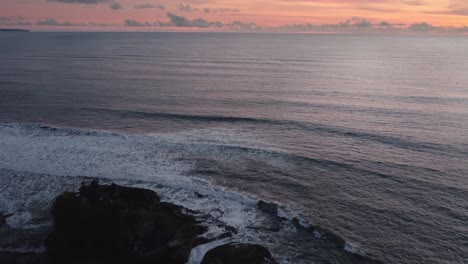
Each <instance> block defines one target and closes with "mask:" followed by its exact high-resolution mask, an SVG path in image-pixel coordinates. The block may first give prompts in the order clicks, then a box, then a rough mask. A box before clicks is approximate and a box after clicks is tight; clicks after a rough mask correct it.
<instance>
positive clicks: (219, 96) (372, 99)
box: [0, 32, 468, 264]
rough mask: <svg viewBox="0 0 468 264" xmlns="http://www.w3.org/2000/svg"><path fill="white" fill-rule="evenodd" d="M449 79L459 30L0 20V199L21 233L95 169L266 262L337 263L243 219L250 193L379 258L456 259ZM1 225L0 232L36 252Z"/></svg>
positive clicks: (461, 226)
mask: <svg viewBox="0 0 468 264" xmlns="http://www.w3.org/2000/svg"><path fill="white" fill-rule="evenodd" d="M467 87H468V36H444V35H424V36H422V35H339V34H337V35H335V34H332V35H320V34H304V35H301V34H234V33H233V34H231V33H5V32H4V33H1V34H0V211H1V212H4V213H13V214H14V215H13V216H12V217H10V218H8V223H9V224H10V225H11V226H13V227H15V228H18V237H21V236H22V235H24V236H26V235H25V232H26V233H27V232H32V231H31V230H34V229H37V228H43V227H44V226H47V225H48V224H49V223H50V219H48V218H47V215H48V214H47V212H48V210H49V209H50V205H51V202H52V199H53V197H55V195H56V194H58V193H60V192H62V191H64V190H67V189H73V188H76V187H77V186H78V185H79V184H80V182H81V181H82V180H83V179H84V177H98V178H102V179H103V180H104V181H114V182H120V183H124V184H129V185H137V186H144V187H146V188H152V189H155V190H157V191H158V192H160V193H162V195H163V196H164V197H165V199H167V200H170V201H173V202H175V203H179V204H182V205H184V206H187V207H189V208H193V209H197V210H204V211H205V212H207V213H209V214H211V215H212V216H214V217H217V218H218V220H219V221H223V222H225V223H228V224H230V225H233V226H235V227H237V228H238V229H239V230H241V232H240V234H239V236H238V237H236V238H234V239H237V240H241V241H250V242H259V241H260V243H262V244H266V245H267V246H268V247H269V248H270V249H271V250H272V251H273V253H274V255H275V256H276V257H277V258H278V259H279V260H280V261H281V262H282V263H348V262H349V263H350V261H351V260H349V259H347V255H346V254H343V253H342V251H344V250H343V249H336V248H334V249H331V248H327V247H318V246H314V245H316V244H314V243H316V240H317V239H319V238H317V237H315V236H310V235H306V234H301V232H300V230H297V229H296V228H295V227H294V225H291V224H288V223H284V222H282V223H281V229H280V231H276V232H273V231H269V230H263V231H262V230H260V229H254V228H251V227H252V225H255V224H257V225H258V224H259V221H260V220H259V219H260V218H259V212H258V210H256V207H255V203H256V200H257V199H262V200H266V201H269V202H277V203H278V204H280V213H281V214H282V215H283V216H286V217H289V218H292V217H294V216H296V217H298V218H300V219H301V221H302V222H304V223H309V224H312V225H319V226H321V227H323V228H327V229H329V230H332V231H333V232H335V233H336V234H339V235H340V236H341V237H343V238H344V239H345V240H346V241H348V245H347V247H346V250H348V251H352V252H356V253H359V254H362V255H367V256H369V257H371V258H374V259H378V260H381V261H383V262H385V263H425V264H426V263H468V88H467ZM194 192H198V193H202V194H206V195H207V197H205V196H204V198H196V197H194V196H193V193H194ZM191 195H192V196H191ZM265 221H266V220H265ZM260 225H262V223H260ZM28 234H29V233H28ZM17 240H21V241H15V239H13V238H11V237H10V238H9V239H8V243H7V242H0V247H3V248H10V249H12V248H13V249H17V250H41V248H40V245H39V244H37V243H36V244H34V242H28V240H27V239H26V240H25V239H17ZM314 241H315V242H314ZM191 261H192V262H193V263H196V262H197V261H198V260H196V257H193V258H192V260H191Z"/></svg>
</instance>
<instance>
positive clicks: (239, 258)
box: [201, 243, 278, 264]
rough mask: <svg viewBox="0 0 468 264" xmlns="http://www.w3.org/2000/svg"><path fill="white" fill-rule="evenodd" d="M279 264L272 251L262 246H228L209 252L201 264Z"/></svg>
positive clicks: (233, 244)
mask: <svg viewBox="0 0 468 264" xmlns="http://www.w3.org/2000/svg"><path fill="white" fill-rule="evenodd" d="M239 263H242V264H277V263H278V262H276V260H275V259H274V258H273V257H272V256H271V253H270V251H268V249H266V248H265V247H262V246H260V245H250V244H235V243H232V244H226V245H222V246H219V247H216V248H214V249H212V250H210V251H208V252H207V253H206V255H205V257H204V258H203V261H202V263H201V264H239Z"/></svg>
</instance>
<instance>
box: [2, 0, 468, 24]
mask: <svg viewBox="0 0 468 264" xmlns="http://www.w3.org/2000/svg"><path fill="white" fill-rule="evenodd" d="M169 12H170V13H174V14H176V15H178V16H183V17H186V18H188V19H196V18H203V19H205V20H207V21H221V22H222V23H232V22H233V21H241V22H243V23H250V22H254V23H256V24H258V25H261V26H267V27H274V26H279V25H285V24H303V23H312V24H328V23H338V22H340V21H345V20H346V19H349V18H351V17H361V18H365V19H366V20H368V21H371V22H372V23H379V22H381V21H388V22H390V23H392V24H398V23H401V24H411V23H420V22H426V23H429V24H432V25H437V26H456V27H462V26H468V0H235V1H233V0H229V1H228V0H185V1H168V0H159V1H158V0H1V1H0V19H1V18H2V17H3V19H4V20H5V21H6V19H7V18H8V17H10V18H11V17H15V16H21V17H24V18H25V19H26V20H28V21H40V20H47V19H48V20H49V21H50V20H52V19H53V20H54V21H57V23H65V22H66V21H69V22H70V23H72V24H73V25H76V26H78V27H80V24H81V25H82V26H81V27H84V26H83V25H84V24H93V25H98V24H107V25H114V26H116V27H118V26H119V25H121V26H122V27H123V21H125V20H135V21H162V22H165V21H168V17H167V13H169ZM4 24H6V23H4ZM46 24H47V23H45V25H43V26H47V25H46ZM40 26H41V25H38V23H37V22H35V23H32V24H31V28H34V27H40Z"/></svg>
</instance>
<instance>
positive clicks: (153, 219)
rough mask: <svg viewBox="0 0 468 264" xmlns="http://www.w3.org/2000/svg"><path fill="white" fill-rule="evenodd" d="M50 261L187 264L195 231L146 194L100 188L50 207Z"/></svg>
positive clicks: (177, 211) (176, 211) (177, 210)
mask: <svg viewBox="0 0 468 264" xmlns="http://www.w3.org/2000/svg"><path fill="white" fill-rule="evenodd" d="M52 213H53V217H54V230H53V232H52V233H51V234H50V235H49V237H48V238H47V240H46V248H47V252H48V254H49V255H50V256H53V257H56V258H65V259H64V261H66V259H68V258H69V259H73V260H76V259H90V258H93V259H95V260H100V262H118V263H174V264H177V263H181V264H182V263H186V262H187V260H188V258H189V256H190V251H191V249H192V246H193V241H194V239H195V238H196V236H197V234H198V232H199V228H198V226H197V224H196V221H195V219H194V218H193V217H191V216H189V215H186V214H185V213H184V212H183V208H181V207H178V206H175V205H172V204H168V203H161V202H160V199H159V197H158V195H157V194H156V193H155V192H153V191H150V190H145V189H138V188H129V187H122V186H118V185H115V184H112V185H99V184H98V183H97V182H95V181H93V182H92V183H91V184H90V185H88V186H82V187H81V188H80V191H79V193H64V194H62V195H60V196H59V197H58V198H57V200H56V201H55V204H54V207H53V211H52Z"/></svg>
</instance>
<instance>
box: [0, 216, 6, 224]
mask: <svg viewBox="0 0 468 264" xmlns="http://www.w3.org/2000/svg"><path fill="white" fill-rule="evenodd" d="M4 224H6V217H5V216H4V215H3V214H2V213H0V227H2V226H3V225H4Z"/></svg>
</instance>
